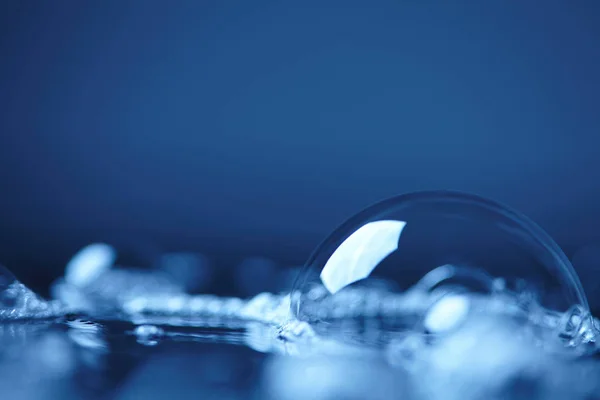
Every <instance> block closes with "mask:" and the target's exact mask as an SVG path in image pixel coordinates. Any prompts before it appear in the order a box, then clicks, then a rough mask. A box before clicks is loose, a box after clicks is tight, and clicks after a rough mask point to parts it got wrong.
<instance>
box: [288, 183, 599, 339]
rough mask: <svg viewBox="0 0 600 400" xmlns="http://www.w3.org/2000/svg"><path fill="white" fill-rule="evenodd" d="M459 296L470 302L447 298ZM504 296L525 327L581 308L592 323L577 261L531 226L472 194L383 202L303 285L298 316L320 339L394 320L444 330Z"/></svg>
mask: <svg viewBox="0 0 600 400" xmlns="http://www.w3.org/2000/svg"><path fill="white" fill-rule="evenodd" d="M523 283H525V285H524V286H523ZM373 293H375V295H373ZM452 293H455V294H461V293H464V294H465V296H462V297H461V296H455V297H443V296H447V295H448V294H452ZM498 293H502V294H503V295H504V297H503V299H508V298H511V296H512V298H514V299H515V300H514V302H515V304H517V305H516V306H515V308H518V309H519V310H520V311H521V312H522V313H525V314H530V315H529V317H530V318H529V319H526V320H536V318H537V317H538V316H533V315H532V314H534V313H536V312H542V313H545V312H547V313H548V314H549V315H552V313H565V312H567V311H568V310H570V309H571V308H572V307H573V306H576V307H578V309H582V310H584V312H583V314H584V316H585V318H587V316H588V315H589V307H588V303H587V299H586V297H585V294H584V292H583V289H582V286H581V283H580V281H579V279H578V277H577V275H576V274H575V271H574V270H573V268H572V266H571V264H570V263H569V260H568V259H567V258H566V257H565V255H564V254H563V252H562V251H561V249H560V248H559V247H558V246H557V245H556V243H555V242H554V241H553V240H552V239H551V238H550V237H549V236H548V235H547V234H546V233H545V232H544V231H543V230H542V229H541V228H539V227H538V226H537V225H536V224H534V223H533V222H532V221H530V220H529V219H528V218H526V217H525V216H523V215H521V214H519V213H518V212H516V211H514V210H512V209H509V208H507V207H505V206H503V205H501V204H499V203H496V202H493V201H490V200H486V199H483V198H480V197H477V196H474V195H469V194H463V193H457V192H448V191H438V192H419V193H413V194H408V195H402V196H398V197H394V198H391V199H388V200H385V201H382V202H380V203H378V204H376V205H374V206H372V207H369V208H367V209H365V210H363V211H361V212H360V213H358V214H357V215H355V216H353V217H351V218H350V219H349V220H348V221H346V222H345V223H344V224H343V225H342V226H341V227H339V228H338V229H337V230H336V231H334V232H333V233H332V234H331V235H330V236H329V237H328V238H327V239H326V240H325V241H324V242H323V243H322V244H321V245H320V246H319V247H318V248H317V250H316V251H315V252H314V253H313V255H312V256H311V258H310V259H309V260H308V262H307V264H306V266H305V268H304V270H303V272H302V273H301V274H300V275H299V276H298V278H297V280H296V283H295V285H294V288H293V292H292V304H291V309H292V312H293V313H294V314H295V315H296V317H297V318H298V319H300V320H302V321H307V322H309V323H311V324H313V325H314V326H315V329H316V330H317V331H318V329H319V326H325V325H326V326H327V330H328V332H330V331H331V326H332V325H331V322H335V321H336V320H338V319H340V318H352V317H357V316H360V317H370V318H383V319H385V320H386V321H392V316H393V317H394V318H396V320H397V321H400V322H402V323H399V324H395V325H394V324H392V325H394V328H393V329H394V330H406V331H415V330H419V329H423V321H424V323H425V325H428V327H427V328H429V329H433V330H436V331H440V330H441V331H445V330H447V329H450V328H452V329H453V328H454V327H455V326H456V325H457V324H458V323H459V321H460V320H462V319H463V317H464V314H466V312H467V310H468V309H469V301H470V300H467V299H470V297H468V296H470V295H471V294H478V295H479V297H480V298H484V299H493V298H495V297H496V295H497V294H498ZM369 296H371V297H370V300H369V301H367V299H369ZM440 299H442V300H440ZM391 307H395V308H396V309H395V310H392V309H391ZM509 309H511V310H512V308H510V307H509V306H507V307H506V310H509ZM506 310H503V311H506ZM394 311H395V313H394ZM537 319H539V318H537ZM571 324H572V323H571ZM587 326H591V324H588V325H587ZM571 331H572V329H571ZM579 334H580V333H579ZM555 336H557V337H558V336H559V335H555Z"/></svg>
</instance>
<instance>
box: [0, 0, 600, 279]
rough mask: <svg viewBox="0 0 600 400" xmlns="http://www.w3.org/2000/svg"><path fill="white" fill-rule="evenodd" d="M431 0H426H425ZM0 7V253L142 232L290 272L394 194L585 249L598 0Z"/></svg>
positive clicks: (42, 267) (47, 272) (49, 263)
mask: <svg viewBox="0 0 600 400" xmlns="http://www.w3.org/2000/svg"><path fill="white" fill-rule="evenodd" d="M428 3H429V2H428ZM433 3H436V2H431V3H429V4H424V2H421V1H390V2H352V1H344V2H339V3H337V4H333V3H327V2H321V1H319V2H314V3H313V2H306V1H302V2H259V1H241V2H225V1H206V0H203V1H187V2H186V1H177V2H171V3H170V2H164V1H149V0H145V1H137V2H127V1H121V0H119V1H112V0H111V1H103V2H79V1H59V2H41V1H40V2H36V1H30V2H21V1H6V2H3V3H2V5H1V6H0V15H1V16H0V18H1V22H0V49H1V52H0V102H1V103H0V105H1V108H0V135H1V138H0V167H1V168H0V191H1V192H0V239H1V240H0V259H1V260H2V261H3V262H4V263H5V264H8V265H9V266H10V267H11V268H12V269H14V270H17V271H20V272H19V274H20V275H22V277H23V278H24V279H25V280H28V279H29V280H30V281H32V282H33V281H35V282H34V284H40V285H41V284H42V283H44V284H46V283H47V282H48V281H49V280H50V279H51V278H53V277H55V276H57V275H58V274H59V273H60V270H61V268H62V264H63V263H64V262H65V261H66V260H67V259H68V257H69V256H70V255H71V254H72V253H73V252H74V251H75V250H76V249H77V248H78V247H79V246H81V245H83V244H85V243H87V242H89V241H93V240H109V241H110V240H113V241H117V240H121V239H122V238H126V237H130V238H139V242H138V243H150V244H152V246H156V248H160V249H166V250H169V249H197V250H201V251H205V252H207V253H209V254H211V255H214V256H215V257H221V258H223V259H224V260H225V259H229V258H231V259H233V258H235V257H239V256H242V255H252V254H258V255H268V256H272V257H275V258H278V259H279V260H280V261H281V262H285V263H300V262H302V261H303V260H304V259H305V258H306V257H307V255H308V253H309V252H310V250H311V249H312V248H313V247H314V246H315V245H316V244H317V243H318V242H319V240H321V239H322V238H323V236H324V235H326V234H327V233H328V232H329V231H330V230H331V229H332V228H334V227H335V226H336V225H337V224H338V223H339V222H341V221H342V220H343V219H344V218H345V217H347V216H348V215H350V214H352V213H354V212H355V211H357V210H359V209H360V208H362V207H364V206H366V205H368V204H369V203H371V202H373V201H376V200H378V199H380V198H383V197H387V196H391V195H394V194H397V193H401V192H407V191H413V190H420V189H436V188H448V189H459V190H467V191H471V192H474V193H478V194H481V195H485V196H489V197H492V198H495V199H497V200H501V201H504V202H506V203H508V204H510V205H512V206H513V207H515V208H517V209H520V210H521V211H523V212H525V213H526V214H528V215H529V216H530V217H532V218H533V219H534V220H536V221H537V222H539V223H540V224H541V225H542V226H543V227H544V228H546V229H547V230H548V231H549V232H550V233H551V234H552V235H553V236H554V237H555V238H556V239H557V241H558V242H559V243H560V244H561V245H562V246H563V247H564V248H565V251H566V252H567V253H568V254H569V255H572V254H573V252H574V251H575V250H576V249H577V248H578V247H580V246H583V245H588V244H594V243H600V232H599V230H598V229H597V226H598V225H599V224H600V205H599V204H600V158H599V157H598V154H599V149H600V146H599V143H600V139H599V130H600V112H599V111H600V110H599V108H600V98H599V97H600V96H599V93H600V72H599V71H600V34H599V33H600V24H598V18H599V17H600V13H599V12H598V10H599V7H598V4H599V3H598V2H596V1H593V0H589V1H572V2H571V1H569V2H566V1H544V2H535V1H531V2H523V1H508V2H506V1H501V2H455V1H442V2H437V3H438V4H437V5H435V6H434V5H433Z"/></svg>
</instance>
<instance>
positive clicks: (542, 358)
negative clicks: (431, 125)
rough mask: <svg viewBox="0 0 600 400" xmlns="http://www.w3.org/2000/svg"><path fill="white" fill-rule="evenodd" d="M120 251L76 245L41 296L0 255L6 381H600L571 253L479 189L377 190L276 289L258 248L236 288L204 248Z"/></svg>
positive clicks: (463, 393) (367, 390)
mask: <svg viewBox="0 0 600 400" xmlns="http://www.w3.org/2000/svg"><path fill="white" fill-rule="evenodd" d="M449 227H450V228H452V229H450V228H449ZM450 232H452V233H453V235H449V233H450ZM465 243H468V244H469V245H465ZM474 245H476V246H474ZM115 260H117V257H116V251H115V249H114V248H112V247H111V246H109V245H106V244H95V245H91V246H88V247H86V248H85V249H83V250H82V251H81V252H79V253H78V254H77V255H75V257H74V258H73V259H72V260H71V262H69V264H68V265H67V267H66V270H65V276H64V277H63V278H61V279H59V280H57V282H56V283H55V284H54V285H53V287H52V295H53V299H52V300H50V301H47V300H44V299H41V298H40V297H39V296H37V295H36V294H35V293H33V292H32V291H31V290H29V289H28V288H27V287H25V286H24V285H23V284H21V283H20V282H19V281H18V280H17V279H16V278H15V276H14V275H13V274H12V273H11V272H10V271H9V270H7V269H6V268H0V398H19V399H59V398H60V399H80V398H86V399H163V398H167V397H174V398H178V399H187V398H190V399H192V398H193V399H196V398H208V399H211V398H214V399H217V398H218V399H223V398H225V399H273V400H275V399H277V400H280V399H290V400H296V399H324V400H325V399H339V398H343V399H397V398H402V399H482V398H485V399H565V398H569V399H593V398H599V399H600V383H599V382H598V380H597V376H598V375H599V374H600V362H599V358H598V344H597V341H598V331H597V325H596V324H597V321H596V320H595V319H593V317H592V316H591V313H590V311H589V307H588V306H587V299H586V297H585V293H583V290H582V289H581V285H580V283H579V280H578V278H577V275H576V274H575V272H574V270H573V268H572V267H571V266H570V263H569V261H568V260H567V259H566V257H564V255H563V254H562V252H561V251H560V249H559V248H558V246H556V244H555V243H554V242H553V241H552V240H551V239H550V238H549V237H548V236H547V235H545V234H544V233H543V232H542V231H541V230H540V229H539V228H537V227H536V226H535V225H533V223H531V222H530V221H529V220H527V219H525V218H524V217H522V216H520V215H519V214H516V213H515V212H513V211H511V210H509V209H506V208H504V207H503V206H500V205H498V204H496V203H490V202H487V201H483V200H482V199H479V198H475V197H472V196H466V197H465V196H464V195H459V194H454V193H447V192H443V193H424V194H418V195H416V196H415V195H411V196H401V197H399V198H395V199H391V200H388V201H387V202H383V203H380V204H378V205H375V206H374V207H372V208H369V209H367V210H365V211H363V212H361V213H359V214H357V215H356V216H354V217H352V218H350V219H349V220H348V221H347V222H346V223H345V224H344V225H342V226H341V227H340V228H339V229H338V230H336V231H335V232H334V233H333V234H332V235H331V236H330V237H329V238H327V239H326V240H325V241H324V242H323V244H322V245H321V246H320V247H319V248H318V249H317V250H316V251H315V253H314V254H313V256H312V257H311V259H310V260H309V262H308V263H307V264H306V267H305V268H304V269H303V270H301V271H300V272H299V273H298V276H297V279H296V280H295V283H294V284H293V285H291V289H283V288H287V287H289V286H288V284H287V283H286V284H284V285H282V286H281V287H282V290H281V292H277V291H276V290H275V289H276V288H277V283H276V282H284V281H286V280H287V279H286V278H282V277H284V276H285V273H282V272H280V270H281V268H280V267H277V266H275V264H274V263H273V262H272V261H269V260H268V259H264V258H251V259H249V260H246V261H244V262H242V263H240V264H239V266H238V267H237V268H236V272H234V274H235V279H234V280H233V282H234V286H236V287H237V289H238V293H240V295H242V296H244V295H245V296H247V297H245V298H237V297H217V296H213V295H210V294H194V293H198V292H200V293H202V292H203V288H205V287H206V285H207V284H208V282H210V280H211V279H212V278H211V277H212V275H213V272H214V270H213V266H212V265H211V263H210V262H209V260H208V259H206V258H205V257H203V256H201V255H197V254H191V253H177V254H171V255H165V256H163V257H161V259H160V260H159V262H157V263H156V265H155V268H154V269H140V268H135V267H127V266H120V265H115ZM499 262H501V263H504V264H502V265H505V266H506V267H505V268H500V267H499V266H501V264H499ZM255 270H256V271H257V273H258V275H259V276H258V279H257V282H249V280H252V279H255V278H256V277H254V275H253V274H252V273H251V272H252V271H255ZM190 281H194V282H190ZM267 289H269V290H273V291H274V292H273V293H271V292H267V291H264V290H267ZM257 292H259V293H257Z"/></svg>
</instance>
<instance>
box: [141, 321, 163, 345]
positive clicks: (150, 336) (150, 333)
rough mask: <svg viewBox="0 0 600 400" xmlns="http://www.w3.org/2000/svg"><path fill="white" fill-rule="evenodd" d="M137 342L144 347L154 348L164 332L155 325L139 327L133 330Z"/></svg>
mask: <svg viewBox="0 0 600 400" xmlns="http://www.w3.org/2000/svg"><path fill="white" fill-rule="evenodd" d="M134 334H135V336H136V337H137V342H138V343H139V344H141V345H144V346H156V345H157V344H158V342H159V340H160V338H162V337H163V336H164V331H163V330H162V329H161V328H159V327H158V326H156V325H140V326H138V327H137V328H135V331H134Z"/></svg>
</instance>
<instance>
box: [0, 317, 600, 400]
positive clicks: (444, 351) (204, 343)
mask: <svg viewBox="0 0 600 400" xmlns="http://www.w3.org/2000/svg"><path fill="white" fill-rule="evenodd" d="M204 325H205V327H203V328H194V327H174V326H169V325H160V326H159V325H141V326H135V325H134V324H131V323H126V322H117V321H112V322H108V321H105V322H103V323H101V324H99V323H92V322H89V321H85V320H80V319H75V318H74V319H71V320H68V321H61V322H58V323H57V322H45V323H44V322H29V323H26V322H20V323H7V324H2V325H0V345H1V346H0V396H1V397H2V398H7V399H8V398H15V399H17V398H18V399H81V398H86V399H163V398H168V397H174V398H178V399H196V398H208V399H212V398H214V399H217V398H218V399H223V398H225V399H274V400H275V399H292V400H296V399H339V398H344V399H367V398H368V399H400V398H402V399H480V398H487V399H525V398H527V399H564V398H570V399H571V398H572V399H590V398H599V396H600V384H599V383H598V380H597V379H596V378H597V376H598V374H600V362H598V361H597V360H596V359H590V358H584V359H579V360H577V361H575V360H566V359H564V358H560V357H552V356H550V355H548V354H547V353H544V352H542V351H541V350H540V349H538V348H535V347H533V346H531V343H530V342H529V341H528V339H527V337H526V336H523V335H519V334H518V333H517V334H516V333H515V330H514V326H511V325H510V324H507V323H506V321H496V320H494V319H490V318H479V319H474V320H472V321H471V322H470V323H469V324H467V325H466V328H465V329H463V330H462V331H460V332H456V333H454V334H452V335H450V336H449V337H447V338H446V339H445V340H444V341H443V342H439V343H437V344H436V345H435V346H429V347H424V346H423V343H421V342H420V339H419V338H416V337H412V338H411V337H405V338H403V339H402V340H400V339H398V340H396V341H394V342H393V343H391V344H390V346H389V347H388V348H387V349H386V351H379V352H374V351H367V350H365V349H361V348H351V347H346V346H345V345H343V344H336V343H335V342H327V341H319V340H315V339H314V338H313V339H311V340H309V341H306V342H304V343H300V342H299V343H293V342H289V341H288V342H286V340H285V338H282V337H281V336H278V335H277V330H274V329H272V327H269V326H267V325H262V324H248V323H243V322H240V321H237V322H235V321H228V322H225V321H220V322H219V321H212V322H210V321H205V324H204ZM209 325H211V326H209ZM369 329H371V330H372V331H373V332H371V333H369V332H368V331H369ZM375 331H376V328H374V327H371V328H365V329H363V334H376V332H375Z"/></svg>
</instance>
